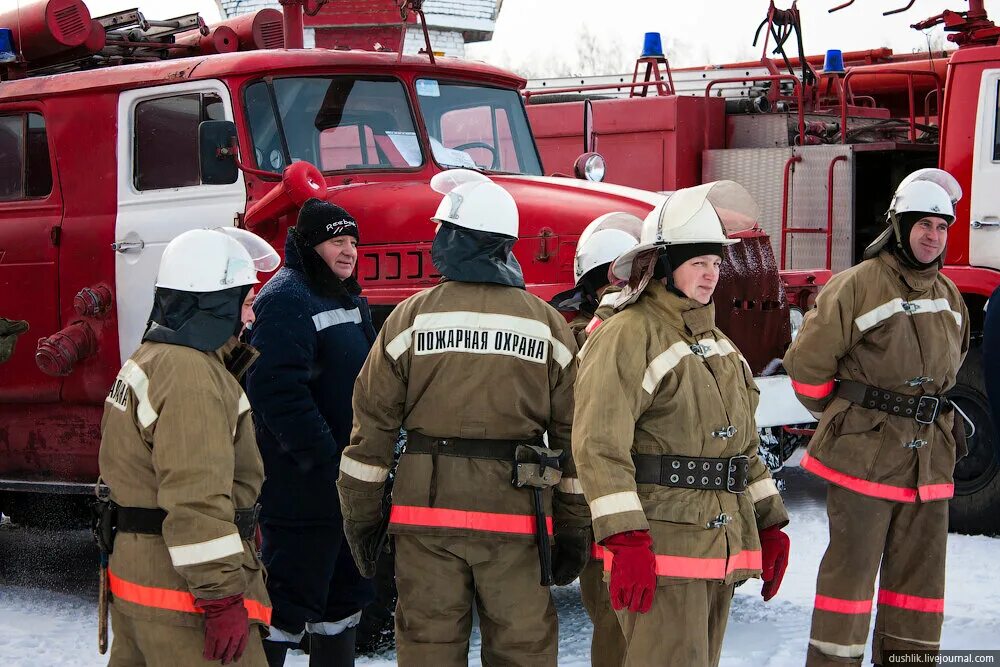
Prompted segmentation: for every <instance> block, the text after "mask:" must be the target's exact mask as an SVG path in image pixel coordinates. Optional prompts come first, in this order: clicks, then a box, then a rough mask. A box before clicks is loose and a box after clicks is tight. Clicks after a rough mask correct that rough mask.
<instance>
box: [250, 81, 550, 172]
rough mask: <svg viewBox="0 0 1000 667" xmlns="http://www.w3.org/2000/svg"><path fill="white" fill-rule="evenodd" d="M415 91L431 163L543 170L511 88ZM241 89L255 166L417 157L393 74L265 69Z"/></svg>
mask: <svg viewBox="0 0 1000 667" xmlns="http://www.w3.org/2000/svg"><path fill="white" fill-rule="evenodd" d="M417 97H418V99H419V100H420V111H421V113H423V114H424V122H425V124H426V126H427V130H428V132H429V134H430V137H429V139H430V145H431V148H432V150H433V154H434V160H435V162H437V163H438V164H439V165H440V166H442V167H445V168H450V167H468V168H472V169H481V170H488V171H498V172H508V173H518V174H535V175H540V174H541V173H542V169H541V162H540V160H539V158H538V152H537V150H536V149H535V143H534V141H533V140H532V138H531V131H530V130H529V129H528V120H527V117H526V116H525V113H524V107H523V105H522V104H521V98H520V96H519V95H518V94H517V92H516V91H513V90H506V89H500V88H488V87H484V86H477V85H470V84H458V83H446V82H439V81H436V80H434V79H419V80H418V81H417ZM244 99H245V104H246V112H247V118H248V120H249V124H250V134H251V136H252V138H253V147H254V158H255V160H256V164H257V166H258V168H260V169H263V170H266V171H272V172H275V173H281V172H282V171H283V170H284V169H285V167H287V166H288V165H289V164H290V163H292V162H297V161H299V160H306V161H308V162H311V163H312V164H315V165H316V166H318V167H319V168H320V170H321V171H323V172H335V171H369V170H375V169H385V170H401V169H414V168H418V167H420V166H421V165H422V164H424V154H423V150H422V148H421V142H420V141H419V138H418V136H417V132H416V129H415V128H416V123H415V122H414V119H413V111H412V109H411V108H410V104H409V101H408V99H407V95H406V89H405V88H404V86H403V83H402V82H401V81H399V80H398V79H394V78H391V77H374V76H371V77H358V76H326V77H288V78H282V79H272V80H270V81H257V82H255V83H252V84H250V85H249V86H248V87H247V89H246V93H245V98H244Z"/></svg>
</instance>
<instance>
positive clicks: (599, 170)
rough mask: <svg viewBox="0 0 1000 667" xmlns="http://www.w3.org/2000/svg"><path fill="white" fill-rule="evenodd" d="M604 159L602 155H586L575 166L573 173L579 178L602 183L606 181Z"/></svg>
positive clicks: (578, 159) (579, 158)
mask: <svg viewBox="0 0 1000 667" xmlns="http://www.w3.org/2000/svg"><path fill="white" fill-rule="evenodd" d="M605 169H606V167H605V163H604V157H603V156H602V155H601V154H600V153H584V154H583V155H581V156H580V157H578V158H577V160H576V164H574V165H573V173H574V174H575V175H576V177H577V178H582V179H585V180H588V181H594V182H600V181H603V180H604V172H605Z"/></svg>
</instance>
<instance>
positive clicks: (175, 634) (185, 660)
mask: <svg viewBox="0 0 1000 667" xmlns="http://www.w3.org/2000/svg"><path fill="white" fill-rule="evenodd" d="M111 630H112V631H113V632H114V641H113V642H112V644H111V654H110V656H109V658H108V667H177V665H184V667H187V666H188V665H204V666H205V667H218V665H219V664H221V663H220V662H219V661H218V660H205V658H204V657H203V656H202V653H203V651H204V650H205V630H204V629H203V628H195V627H190V626H186V625H170V624H168V623H159V622H157V621H147V620H143V619H140V618H133V617H131V616H126V615H125V614H123V613H121V612H120V611H118V610H117V609H116V608H115V606H114V605H113V604H112V605H111ZM229 664H230V665H235V666H238V667H267V660H266V659H265V658H264V645H263V644H262V643H261V636H260V626H258V625H256V624H255V625H251V626H250V638H249V640H248V641H247V648H246V650H245V651H244V652H243V656H242V657H241V658H240V659H239V660H237V661H235V662H231V663H229Z"/></svg>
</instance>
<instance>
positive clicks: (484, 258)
mask: <svg viewBox="0 0 1000 667" xmlns="http://www.w3.org/2000/svg"><path fill="white" fill-rule="evenodd" d="M516 241H517V239H515V238H514V237H512V236H504V235H503V234H493V233H490V232H482V231H477V230H473V229H466V228H464V227H457V226H455V225H452V224H450V223H447V222H443V223H441V229H439V230H438V232H437V235H436V236H435V237H434V242H433V243H432V244H431V261H432V262H434V268H435V269H437V271H438V273H440V274H441V275H442V276H444V277H445V278H447V279H448V280H454V281H457V282H464V283H495V284H498V285H508V286H510V287H519V288H521V289H524V274H523V273H522V272H521V265H520V264H518V262H517V258H516V257H514V252H513V250H514V243H515V242H516Z"/></svg>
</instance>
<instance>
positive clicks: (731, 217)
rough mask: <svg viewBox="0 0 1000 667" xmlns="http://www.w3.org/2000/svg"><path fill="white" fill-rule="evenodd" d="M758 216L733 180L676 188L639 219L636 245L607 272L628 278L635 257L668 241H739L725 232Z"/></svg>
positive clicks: (751, 224) (744, 226)
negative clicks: (637, 242)
mask: <svg viewBox="0 0 1000 667" xmlns="http://www.w3.org/2000/svg"><path fill="white" fill-rule="evenodd" d="M759 217H760V208H759V207H758V206H757V202H755V201H754V199H753V197H752V196H751V195H750V193H749V192H747V191H746V189H745V188H744V187H743V186H742V185H740V184H739V183H736V182H735V181H713V182H711V183H705V184H703V185H698V186H696V187H692V188H683V189H681V190H677V191H676V192H674V193H673V194H671V195H670V196H669V197H668V198H667V199H666V200H664V201H663V202H660V203H659V204H657V205H656V206H655V207H654V208H653V210H652V211H650V212H649V215H647V216H646V219H645V220H643V222H642V236H641V238H640V239H639V245H637V246H635V247H634V248H632V249H631V250H629V251H627V252H625V253H623V254H622V255H621V256H620V257H619V258H618V259H616V260H615V262H614V263H613V264H612V265H611V272H612V274H613V275H614V277H615V278H616V279H618V280H628V279H629V278H630V277H631V276H632V269H633V261H634V260H635V259H636V258H637V257H639V256H640V255H643V254H644V253H648V252H650V251H652V250H655V249H658V248H663V247H665V246H668V245H682V244H689V243H720V244H722V245H726V246H727V245H733V244H734V243H739V241H740V240H739V239H738V238H736V239H733V238H729V235H730V234H735V233H737V232H741V231H747V230H750V229H753V228H754V227H756V225H757V219H758V218H759ZM644 268H646V267H645V266H644ZM647 282H648V281H647Z"/></svg>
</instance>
